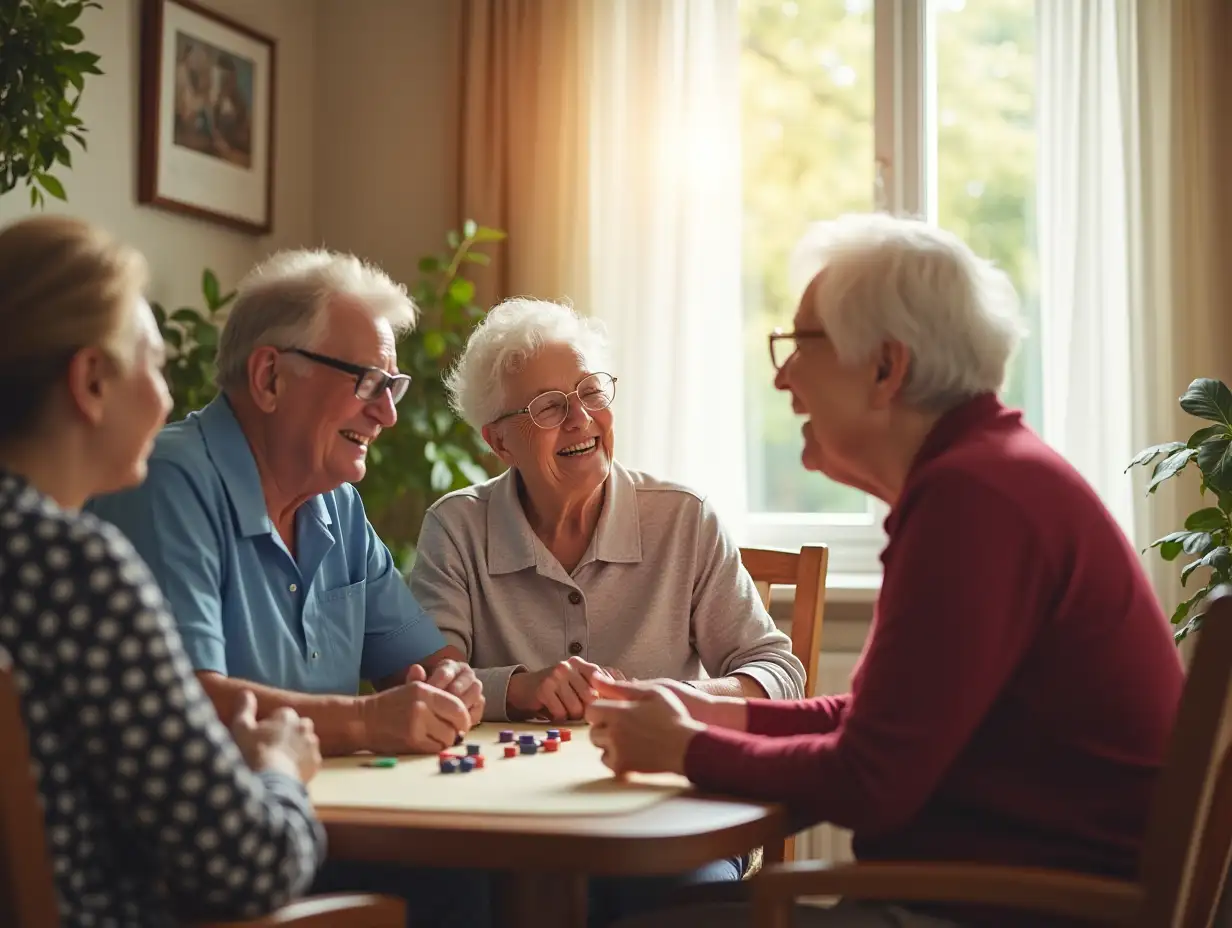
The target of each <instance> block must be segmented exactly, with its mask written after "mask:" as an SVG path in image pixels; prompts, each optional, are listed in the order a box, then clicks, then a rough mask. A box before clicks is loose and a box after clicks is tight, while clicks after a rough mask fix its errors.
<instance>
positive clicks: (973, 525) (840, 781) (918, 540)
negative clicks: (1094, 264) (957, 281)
mask: <svg viewBox="0 0 1232 928" xmlns="http://www.w3.org/2000/svg"><path fill="white" fill-rule="evenodd" d="M885 527H886V531H887V534H888V535H889V543H888V544H887V546H886V549H885V551H884V552H883V553H882V555H881V560H882V563H883V565H884V568H885V572H884V578H883V580H882V586H881V595H880V597H879V599H878V602H877V608H876V612H875V615H874V618H873V623H872V626H871V628H870V631H869V636H868V641H867V643H866V645H865V648H864V653H863V654H862V655H861V658H860V663H859V666H858V667H857V668H856V672H855V674H854V676H853V678H852V682H851V693H850V695H846V696H831V697H819V698H817V699H809V700H802V701H797V702H771V701H769V700H752V701H750V703H749V732H748V733H745V732H736V731H730V730H726V729H718V728H710V729H708V730H707V731H705V732H703V733H701V734H699V735H697V736H696V737H695V738H694V739H693V741H692V743H691V745H690V747H689V751H688V755H687V757H686V760H685V768H686V773H687V774H688V776H689V778H690V779H691V780H692V781H693V782H694V783H696V784H697V785H698V786H699V787H701V788H703V789H706V790H712V791H716V792H725V793H729V794H738V795H742V796H748V797H753V798H757V799H765V800H772V801H779V802H784V803H786V804H787V805H788V807H789V808H790V810H791V811H792V813H793V814H794V815H795V816H797V818H798V824H799V826H800V827H804V826H806V825H809V824H813V823H816V822H822V821H826V822H833V823H835V824H836V825H839V826H842V827H845V828H850V829H852V830H853V832H854V834H855V851H856V856H857V857H858V858H859V859H861V860H947V861H980V862H984V863H1004V864H1021V865H1034V866H1045V867H1061V868H1066V869H1074V870H1079V871H1085V872H1089V873H1095V874H1104V875H1110V876H1117V877H1131V876H1133V875H1134V874H1135V872H1136V867H1137V862H1138V853H1139V850H1140V847H1141V843H1142V839H1143V834H1144V831H1145V826H1146V813H1147V808H1148V804H1149V802H1150V799H1151V793H1152V787H1153V786H1154V784H1155V781H1156V776H1157V774H1158V772H1159V769H1160V766H1161V763H1162V759H1163V755H1164V748H1165V744H1166V742H1167V741H1168V738H1169V735H1170V733H1171V730H1172V724H1173V719H1174V717H1175V714H1176V710H1177V706H1178V703H1179V700H1180V695H1181V687H1182V684H1183V672H1182V668H1181V663H1180V660H1179V657H1178V656H1177V653H1176V648H1175V647H1174V645H1173V643H1172V639H1171V634H1170V631H1169V626H1168V623H1167V620H1166V619H1165V618H1164V615H1163V613H1162V612H1161V610H1160V607H1159V604H1158V602H1157V601H1156V599H1155V596H1154V594H1153V592H1152V590H1151V587H1150V584H1149V583H1148V581H1147V578H1146V575H1145V573H1144V572H1143V570H1142V568H1141V565H1140V564H1139V561H1138V555H1137V553H1136V552H1135V551H1134V549H1133V548H1132V547H1131V546H1130V544H1129V541H1128V540H1127V539H1126V537H1125V535H1124V534H1123V532H1122V531H1121V529H1120V528H1119V527H1118V525H1117V523H1116V521H1115V520H1114V519H1113V517H1112V516H1111V515H1110V514H1109V513H1108V511H1107V510H1106V509H1105V508H1104V506H1103V505H1102V504H1101V503H1100V501H1099V499H1098V497H1097V496H1096V495H1095V493H1094V491H1092V490H1091V488H1090V487H1089V486H1088V485H1087V484H1086V483H1085V482H1084V481H1083V479H1082V478H1081V477H1080V476H1079V475H1078V473H1077V472H1076V471H1075V470H1074V469H1073V468H1072V467H1071V466H1070V465H1069V464H1068V463H1066V462H1065V461H1064V460H1063V459H1062V458H1061V457H1060V456H1059V455H1057V454H1056V453H1055V452H1053V451H1052V450H1051V449H1050V448H1048V446H1046V445H1045V444H1044V443H1043V442H1042V441H1041V440H1040V439H1039V437H1038V436H1037V435H1036V434H1035V433H1034V432H1032V431H1031V430H1030V429H1029V428H1028V427H1027V426H1026V425H1025V424H1024V423H1023V422H1022V420H1021V416H1020V414H1019V413H1017V412H1015V411H1011V410H1008V409H1006V408H1005V407H1003V406H1002V405H1001V404H1000V402H999V401H998V400H997V399H996V398H995V397H993V396H991V395H986V396H980V397H977V398H976V399H974V400H972V401H970V402H968V403H965V404H964V405H962V406H960V407H958V408H957V409H955V410H953V411H951V412H950V413H947V414H946V415H945V416H944V417H943V418H942V419H941V420H940V422H939V423H938V424H937V425H936V427H935V428H934V429H933V431H932V432H931V433H930V434H929V436H928V438H927V440H926V441H925V443H924V446H923V447H922V448H921V450H920V452H919V454H918V456H917V457H916V460H915V462H914V463H913V465H912V470H911V473H910V474H909V476H908V478H907V481H906V483H905V485H904V486H903V491H902V494H901V496H900V498H899V500H898V502H897V504H896V505H895V506H894V508H893V510H892V511H891V513H890V515H889V517H888V518H887V519H886V523H885ZM942 914H946V915H948V916H949V917H952V918H955V919H958V920H961V921H966V922H969V923H972V924H998V925H1005V924H1007V923H1009V922H1011V921H1017V920H1019V919H1018V918H1014V917H1013V916H1011V915H1010V914H1009V913H1002V915H1000V916H996V915H991V914H990V913H983V912H976V911H974V910H970V909H967V910H964V909H949V910H947V911H945V912H944V913H942ZM1028 921H1029V923H1033V924H1040V919H1039V918H1038V917H1034V918H1031V919H1029V920H1028Z"/></svg>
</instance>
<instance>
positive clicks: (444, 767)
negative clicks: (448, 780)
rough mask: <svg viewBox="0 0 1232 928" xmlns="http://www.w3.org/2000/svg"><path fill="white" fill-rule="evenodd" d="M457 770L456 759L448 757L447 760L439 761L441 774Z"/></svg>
mask: <svg viewBox="0 0 1232 928" xmlns="http://www.w3.org/2000/svg"><path fill="white" fill-rule="evenodd" d="M457 769H458V761H457V759H456V758H453V757H450V758H448V759H447V760H442V761H441V773H453V772H454V771H455V770H457Z"/></svg>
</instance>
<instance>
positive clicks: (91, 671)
mask: <svg viewBox="0 0 1232 928" xmlns="http://www.w3.org/2000/svg"><path fill="white" fill-rule="evenodd" d="M144 282H145V269H144V262H143V261H142V259H141V258H140V256H139V255H137V254H136V253H135V252H133V251H131V250H130V249H128V248H125V247H123V246H121V245H118V244H116V243H114V242H113V241H111V240H110V239H109V238H108V237H107V236H105V235H104V234H103V233H101V232H100V231H98V230H97V229H94V228H92V227H91V226H89V225H87V224H85V223H81V222H78V221H76V220H70V219H65V218H61V217H52V216H40V217H37V218H32V219H27V220H23V221H21V222H18V223H16V224H14V225H11V226H9V227H8V228H7V229H5V230H3V231H0V396H2V397H3V402H0V649H3V650H4V651H6V652H7V653H8V655H9V657H10V659H11V660H12V663H13V669H14V679H15V681H16V683H17V687H18V691H19V694H20V697H21V702H22V711H23V714H24V720H25V724H26V728H27V730H28V732H29V736H30V748H31V753H32V757H33V768H34V769H33V774H34V776H35V778H36V781H37V786H38V790H39V793H40V794H41V797H42V800H43V806H44V810H45V821H46V826H47V836H48V845H49V851H50V854H51V856H52V866H53V870H54V873H55V880H56V889H57V892H58V895H59V902H60V909H61V918H62V923H63V924H64V925H66V926H78V925H79V926H100V928H101V926H111V925H114V926H124V928H129V926H146V925H149V926H155V925H158V926H161V925H170V924H172V923H173V922H174V921H175V920H176V919H179V918H184V917H195V918H205V917H211V918H228V917H255V916H258V915H261V914H263V913H265V912H268V911H270V910H272V909H274V908H276V907H278V906H280V905H282V904H284V903H286V902H287V901H288V900H290V899H291V898H292V897H294V896H296V895H298V894H299V893H301V892H302V891H303V890H304V889H305V888H306V887H307V886H308V885H309V884H310V882H311V880H312V878H313V876H314V874H315V872H316V868H317V866H318V865H319V864H320V861H321V859H322V857H323V855H324V839H323V833H322V831H321V828H320V825H319V823H318V822H317V820H316V818H315V817H314V815H313V812H312V808H311V805H310V804H309V802H308V799H307V794H306V793H305V790H304V785H303V784H304V782H305V781H306V780H308V779H309V778H310V777H311V776H312V775H313V774H314V773H315V772H316V770H317V768H318V767H319V766H320V761H321V756H320V750H319V745H318V743H317V740H316V736H315V734H314V733H313V731H312V724H311V722H310V721H308V720H304V719H300V718H299V717H298V716H296V715H295V714H294V713H293V712H291V711H290V710H281V711H280V713H279V714H276V715H274V716H272V717H270V718H269V719H265V720H263V721H261V722H257V721H256V720H255V717H254V712H255V708H256V702H255V700H254V699H253V698H252V696H251V694H246V695H245V702H244V703H243V705H241V706H239V707H237V709H238V713H237V715H236V717H235V719H234V722H233V725H232V729H231V732H230V734H229V733H228V731H227V729H226V728H225V727H224V726H223V725H222V724H221V723H220V722H219V720H218V717H217V715H216V714H215V711H214V708H213V706H212V704H211V703H210V702H209V700H208V699H207V698H206V697H205V695H204V693H203V692H202V690H201V688H200V686H199V685H198V683H197V681H196V678H195V677H194V676H193V673H192V668H191V667H190V666H189V664H188V660H187V658H186V657H185V655H184V652H183V648H182V646H181V644H180V639H179V636H178V634H177V632H176V630H175V624H174V622H173V621H172V619H171V617H170V616H169V615H168V614H167V611H166V609H165V607H164V605H163V599H162V596H161V594H160V593H159V590H158V588H157V587H156V586H155V584H154V583H153V582H152V580H151V578H150V575H149V573H148V571H147V570H146V567H145V564H144V563H143V562H142V561H141V559H140V558H139V557H138V556H137V555H136V553H135V552H134V551H133V549H132V548H131V546H129V544H128V543H127V542H126V541H125V539H124V538H123V536H121V535H120V533H119V532H117V531H116V530H114V529H112V528H111V527H110V526H108V525H105V524H103V523H101V522H99V521H97V520H96V519H93V518H91V517H90V516H87V515H82V514H80V513H79V512H78V510H79V509H80V507H81V505H82V504H83V503H84V501H85V500H86V499H87V498H88V497H89V496H91V495H93V494H95V493H102V492H109V491H112V490H116V489H120V488H122V487H126V486H131V485H133V484H135V483H138V482H139V481H140V480H142V479H143V477H144V475H145V459H146V456H147V455H148V453H149V450H150V447H151V443H152V441H153V438H154V435H155V433H156V432H157V430H158V428H159V426H160V425H161V424H162V423H163V421H164V420H165V418H166V415H167V411H168V408H169V405H170V403H169V400H168V396H167V391H166V385H165V384H164V382H163V379H162V375H161V373H160V369H159V368H160V366H161V364H162V361H163V344H162V339H161V338H160V336H159V332H158V328H157V326H156V325H155V322H154V318H153V315H152V314H151V311H150V308H149V306H148V305H147V304H146V303H145V302H144V301H143V300H142V299H141V296H140V294H141V291H142V288H143V286H144Z"/></svg>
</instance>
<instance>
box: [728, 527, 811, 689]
mask: <svg viewBox="0 0 1232 928" xmlns="http://www.w3.org/2000/svg"><path fill="white" fill-rule="evenodd" d="M740 560H741V561H742V562H743V563H744V569H745V570H747V571H748V572H749V576H751V577H752V578H753V582H754V583H755V584H757V591H758V594H759V595H760V596H761V601H762V603H763V605H765V607H766V608H767V609H769V608H770V589H771V587H774V586H791V585H794V586H795V588H796V596H795V601H794V603H793V604H792V609H791V650H792V653H793V654H795V655H796V658H797V659H798V660H799V661H800V663H801V664H803V665H804V672H805V683H804V695H805V696H816V695H817V659H818V655H819V654H820V653H821V623H822V620H823V619H824V618H825V611H826V569H827V567H828V565H829V561H830V549H829V548H827V547H826V546H825V545H804V546H803V547H802V548H800V550H799V552H795V551H778V550H774V549H770V548H741V549H740Z"/></svg>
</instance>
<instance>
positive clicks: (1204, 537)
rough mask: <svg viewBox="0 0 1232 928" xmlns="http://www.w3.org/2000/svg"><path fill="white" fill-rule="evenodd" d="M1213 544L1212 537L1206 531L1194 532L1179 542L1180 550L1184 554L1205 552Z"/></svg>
mask: <svg viewBox="0 0 1232 928" xmlns="http://www.w3.org/2000/svg"><path fill="white" fill-rule="evenodd" d="M1213 544H1214V539H1212V538H1211V536H1210V534H1209V533H1208V532H1194V533H1193V534H1192V535H1190V536H1189V537H1188V538H1186V539H1185V540H1184V541H1183V542H1182V543H1181V550H1182V551H1184V552H1185V553H1186V554H1206V552H1207V551H1210V550H1211V546H1212V545H1213Z"/></svg>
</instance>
